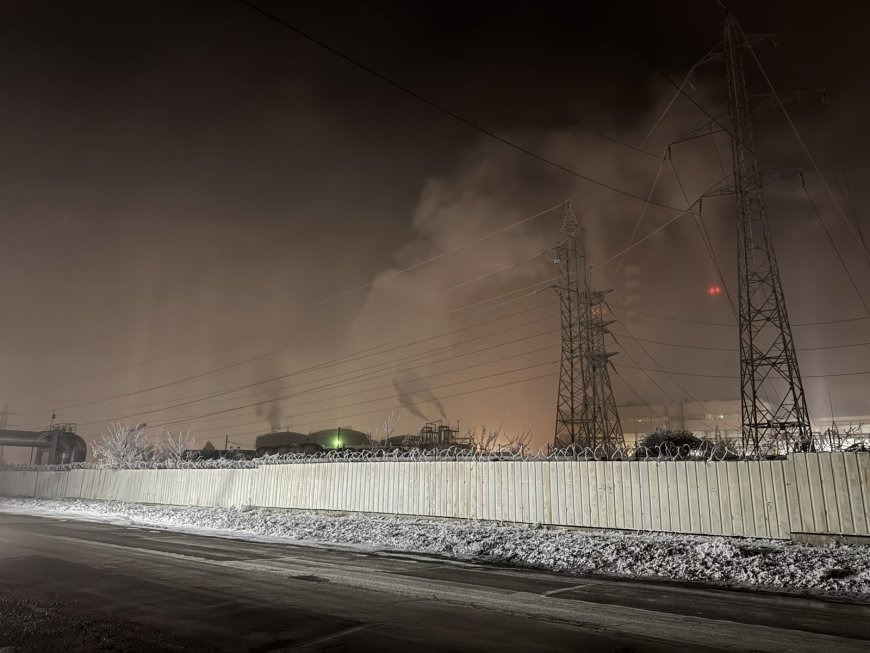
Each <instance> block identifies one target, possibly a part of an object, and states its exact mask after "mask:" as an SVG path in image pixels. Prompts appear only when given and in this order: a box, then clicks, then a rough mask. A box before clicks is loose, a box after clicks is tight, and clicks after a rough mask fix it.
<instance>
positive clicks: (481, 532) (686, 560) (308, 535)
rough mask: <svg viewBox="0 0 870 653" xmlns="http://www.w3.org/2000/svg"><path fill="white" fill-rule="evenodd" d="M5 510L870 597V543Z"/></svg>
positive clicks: (390, 520) (132, 507) (359, 518)
mask: <svg viewBox="0 0 870 653" xmlns="http://www.w3.org/2000/svg"><path fill="white" fill-rule="evenodd" d="M0 511H4V512H25V513H30V514H49V515H62V516H64V517H69V518H77V519H94V520H99V521H111V522H115V523H118V522H121V523H127V524H134V525H137V526H149V527H156V528H163V529H168V530H175V531H184V532H194V533H199V534H203V535H224V536H226V535H231V536H233V537H242V538H249V539H256V540H258V541H264V540H265V541H281V542H293V543H297V544H299V543H301V544H333V545H336V544H337V545H342V546H354V547H364V548H366V549H369V550H400V551H413V552H420V553H429V554H438V555H444V556H448V557H451V558H456V559H460V560H470V561H485V562H491V563H496V564H502V565H512V566H519V567H529V568H534V569H541V570H546V571H553V572H558V573H568V574H601V575H609V576H617V577H635V578H659V579H669V580H680V581H693V582H703V583H710V584H714V585H725V586H754V587H759V588H767V589H775V590H784V591H789V592H807V593H812V594H825V595H834V596H848V597H853V598H870V547H864V546H809V545H804V544H797V543H793V542H784V541H779V540H749V539H742V538H724V537H708V536H695V535H677V534H664V533H635V532H623V531H596V532H584V531H577V530H568V529H560V528H543V527H540V526H529V525H517V524H508V523H498V522H475V521H459V520H429V519H415V518H399V517H389V516H377V515H365V514H322V513H313V512H303V511H288V510H270V509H262V508H247V507H246V508H205V507H196V506H189V507H188V506H159V505H146V504H135V503H123V502H117V501H87V500H82V499H68V500H51V499H22V498H8V497H0Z"/></svg>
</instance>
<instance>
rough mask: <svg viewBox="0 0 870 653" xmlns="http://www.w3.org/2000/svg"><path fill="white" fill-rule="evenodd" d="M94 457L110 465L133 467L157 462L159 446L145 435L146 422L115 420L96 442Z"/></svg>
mask: <svg viewBox="0 0 870 653" xmlns="http://www.w3.org/2000/svg"><path fill="white" fill-rule="evenodd" d="M94 458H96V459H97V460H98V461H99V462H101V463H103V464H105V465H108V466H109V467H133V466H136V465H141V464H147V463H151V462H155V461H156V459H157V448H156V447H155V446H154V445H153V444H152V443H151V442H149V441H148V438H147V437H146V436H145V424H144V423H142V424H136V425H135V426H125V425H123V424H119V423H117V422H115V423H113V424H110V425H109V428H107V429H106V431H105V432H104V433H103V434H102V435H101V436H100V438H99V439H98V440H97V441H96V442H94Z"/></svg>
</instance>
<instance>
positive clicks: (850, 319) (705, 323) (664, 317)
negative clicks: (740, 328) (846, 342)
mask: <svg viewBox="0 0 870 653" xmlns="http://www.w3.org/2000/svg"><path fill="white" fill-rule="evenodd" d="M609 305H610V306H611V307H614V306H615V307H616V308H618V309H620V310H622V311H628V312H629V313H637V314H638V315H646V316H647V317H654V318H657V319H659V320H668V321H670V322H684V323H686V324H697V325H700V326H717V327H729V328H734V327H736V326H737V324H735V323H734V322H709V321H704V320H692V319H689V318H680V317H673V316H671V315H662V314H661V313H652V312H650V311H640V310H638V309H635V308H629V307H628V306H625V305H624V304H612V303H611V304H609ZM868 319H870V317H868V316H862V317H847V318H843V319H839V320H820V321H818V322H792V323H791V326H792V327H812V326H828V325H832V324H846V323H849V322H863V321H864V320H868Z"/></svg>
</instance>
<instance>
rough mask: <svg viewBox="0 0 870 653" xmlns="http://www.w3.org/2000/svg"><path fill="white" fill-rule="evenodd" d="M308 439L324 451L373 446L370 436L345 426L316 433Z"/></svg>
mask: <svg viewBox="0 0 870 653" xmlns="http://www.w3.org/2000/svg"><path fill="white" fill-rule="evenodd" d="M308 437H309V438H310V440H311V442H314V443H315V444H318V445H320V446H321V447H323V448H324V449H363V448H366V447H370V446H371V441H370V440H369V436H368V434H366V433H363V432H362V431H356V430H354V429H352V428H347V427H345V426H340V427H338V428H335V429H323V430H322V431H315V432H314V433H310V434H309V435H308Z"/></svg>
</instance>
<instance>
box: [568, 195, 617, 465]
mask: <svg viewBox="0 0 870 653" xmlns="http://www.w3.org/2000/svg"><path fill="white" fill-rule="evenodd" d="M554 253H555V262H556V263H557V264H558V265H559V282H558V284H557V285H556V291H557V292H558V295H559V304H560V309H561V327H562V328H561V338H562V357H561V367H560V371H559V397H558V401H557V404H556V436H555V439H554V445H555V446H556V447H566V446H569V445H572V444H573V445H577V446H579V447H593V448H594V447H596V446H599V445H601V446H603V447H604V448H605V449H613V448H615V447H618V446H622V445H623V444H624V440H623V435H622V425H621V423H620V421H619V414H618V413H617V411H616V401H615V399H614V397H613V389H612V388H611V385H610V374H609V370H608V365H609V358H610V356H611V355H612V354H608V353H607V350H606V347H605V344H604V336H605V334H606V333H607V325H608V324H610V322H608V321H605V320H604V313H605V310H606V309H605V306H606V305H605V304H604V295H605V293H604V292H601V291H599V292H591V291H590V283H589V270H588V268H587V266H586V252H585V246H584V243H583V232H582V231H581V230H580V226H579V224H578V223H577V218H576V216H575V215H574V212H573V210H572V206H571V200H567V201H566V202H565V217H564V219H563V221H562V229H561V237H560V239H559V242H558V243H557V244H556V247H555V249H554Z"/></svg>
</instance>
